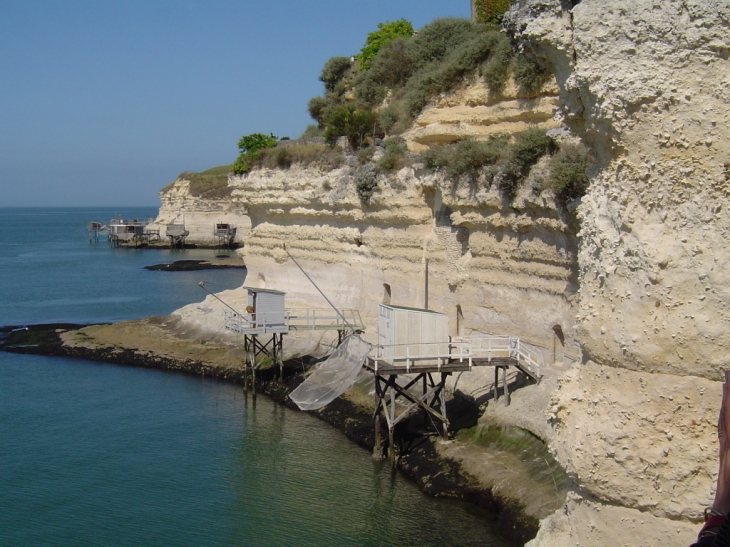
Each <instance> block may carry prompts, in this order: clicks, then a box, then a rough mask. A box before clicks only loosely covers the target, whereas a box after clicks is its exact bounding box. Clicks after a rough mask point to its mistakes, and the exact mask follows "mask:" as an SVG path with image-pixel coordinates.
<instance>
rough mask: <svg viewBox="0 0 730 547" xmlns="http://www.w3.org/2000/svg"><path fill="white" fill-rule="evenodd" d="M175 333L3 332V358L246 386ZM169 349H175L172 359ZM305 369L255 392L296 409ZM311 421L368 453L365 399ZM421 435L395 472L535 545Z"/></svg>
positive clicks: (266, 373)
mask: <svg viewBox="0 0 730 547" xmlns="http://www.w3.org/2000/svg"><path fill="white" fill-rule="evenodd" d="M171 326H172V328H170V327H171ZM142 331H144V332H146V333H147V335H148V336H149V337H150V338H160V335H161V332H162V331H165V332H166V335H167V337H168V339H167V340H164V337H162V338H163V340H162V341H161V343H160V345H159V347H158V348H157V350H156V351H154V350H151V349H150V348H149V347H145V346H146V344H145V342H146V340H145V339H144V338H142V339H140V343H139V344H138V345H137V346H133V345H130V344H129V343H128V341H129V338H134V337H136V336H137V337H138V336H139V334H140V333H141V332H142ZM173 331H174V325H171V319H170V318H169V317H161V318H147V319H143V320H139V321H129V322H124V323H117V324H113V325H90V326H82V325H72V324H52V325H34V326H28V327H5V328H3V329H0V350H3V351H7V352H14V353H27V354H40V355H48V356H57V357H73V358H79V359H86V360H91V361H101V362H105V363H112V364H118V365H124V366H135V367H142V368H156V369H161V370H168V371H172V372H180V373H185V374H194V375H199V376H204V377H205V376H207V377H213V378H216V379H218V380H221V381H226V382H232V383H236V384H243V379H244V376H243V369H242V368H241V367H240V366H238V363H239V362H240V360H239V359H237V357H238V356H237V355H236V353H235V351H234V352H232V351H231V349H230V348H227V347H225V346H222V345H219V344H216V343H210V342H206V341H200V340H193V339H191V338H187V337H180V336H179V335H178V333H174V334H173ZM112 339H114V340H115V341H116V343H114V342H112V341H111V340H112ZM166 342H167V343H166ZM170 344H174V346H175V350H174V351H173V352H171V351H170V349H171V345H170ZM302 363H303V361H302V360H301V359H298V360H296V362H295V361H288V362H286V363H285V364H284V377H283V379H282V380H280V379H279V378H278V370H274V369H268V370H263V371H261V374H259V375H258V376H257V382H256V392H257V393H261V394H264V395H266V396H268V397H269V398H271V399H272V400H274V401H275V402H278V403H280V404H283V405H284V406H286V407H288V408H292V409H296V406H295V405H294V404H293V403H292V402H291V400H290V399H289V397H288V395H289V393H290V392H291V391H292V390H293V389H295V388H296V387H297V386H298V385H299V384H300V383H301V382H302V381H303V380H304V377H305V375H306V373H305V372H304V371H303V367H302ZM449 404H450V405H451V408H450V409H449V410H451V413H452V414H453V415H454V417H455V419H457V420H458V419H461V420H466V422H469V421H471V420H472V419H473V422H476V416H471V414H473V413H474V411H475V409H474V408H470V407H468V405H464V404H463V403H460V402H459V401H458V400H453V401H451V402H450V403H449ZM314 414H315V415H316V416H317V417H318V418H320V419H321V420H323V421H324V422H326V423H328V424H330V425H331V426H333V427H335V428H337V429H339V430H340V431H342V432H343V433H345V435H346V436H347V437H348V438H349V439H350V440H352V441H354V442H356V443H357V444H358V445H360V446H361V447H363V448H365V449H367V450H370V451H371V450H372V448H373V442H374V436H373V427H372V409H371V408H369V407H368V405H367V403H366V402H365V401H364V400H363V398H362V397H347V396H343V397H340V398H338V399H336V400H335V401H333V402H332V403H331V404H329V405H327V406H326V407H324V408H323V409H321V410H318V411H315V412H314ZM423 429H424V423H423V422H422V417H420V416H419V415H414V416H412V417H411V418H409V419H408V420H405V421H404V422H403V423H402V424H401V425H400V428H399V431H398V432H397V438H398V439H399V448H400V455H399V458H398V461H397V468H398V469H399V470H400V471H401V472H403V473H404V474H405V475H406V476H408V477H409V478H411V479H412V480H414V481H415V482H416V483H417V485H418V487H419V488H420V489H421V491H423V492H424V493H425V494H427V495H430V496H436V497H450V498H457V499H462V500H465V501H468V502H470V503H474V504H476V505H478V506H480V507H483V508H485V509H487V510H489V511H491V512H494V513H497V514H498V520H497V525H496V530H495V531H496V533H497V534H499V535H500V536H502V537H504V538H506V539H508V540H509V541H512V542H514V543H516V544H520V545H524V543H526V542H527V541H529V540H530V539H532V538H533V537H535V535H536V534H537V531H538V527H539V519H538V518H537V517H536V516H534V515H529V514H527V512H526V511H525V507H524V505H523V504H522V503H521V502H520V501H519V500H514V499H507V498H504V497H502V496H500V495H498V494H495V493H494V492H493V490H492V488H490V487H489V486H488V485H485V484H482V483H481V481H479V480H478V479H477V478H476V477H474V476H472V475H470V474H469V473H468V472H466V471H465V470H464V469H463V465H462V464H461V463H460V462H458V461H456V460H454V459H452V458H449V457H447V456H445V455H443V454H442V451H440V450H439V443H444V442H449V441H442V440H441V438H440V437H438V436H436V435H429V434H426V435H424V434H423Z"/></svg>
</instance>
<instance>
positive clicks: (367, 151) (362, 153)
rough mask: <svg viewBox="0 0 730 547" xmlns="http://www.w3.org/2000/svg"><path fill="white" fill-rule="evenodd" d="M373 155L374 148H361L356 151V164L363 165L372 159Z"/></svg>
mask: <svg viewBox="0 0 730 547" xmlns="http://www.w3.org/2000/svg"><path fill="white" fill-rule="evenodd" d="M373 154H375V147H374V146H366V147H365V148H361V149H360V150H358V151H357V162H358V163H359V164H360V165H365V164H366V163H368V162H369V161H370V160H371V159H373Z"/></svg>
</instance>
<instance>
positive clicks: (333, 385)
mask: <svg viewBox="0 0 730 547" xmlns="http://www.w3.org/2000/svg"><path fill="white" fill-rule="evenodd" d="M371 347H372V346H371V345H370V344H368V343H367V342H363V341H362V340H361V339H360V338H359V337H358V336H356V335H350V336H348V337H347V338H345V340H344V342H342V344H340V346H339V347H338V348H337V349H336V350H335V351H334V352H333V353H332V355H330V356H329V357H328V358H327V360H326V361H325V362H324V363H322V364H321V365H319V367H318V368H317V370H315V371H314V372H313V373H312V374H311V375H310V376H309V378H307V379H306V380H305V381H304V382H303V383H302V384H301V385H300V386H299V387H298V388H296V389H295V390H294V391H292V392H291V394H290V395H289V398H290V399H291V400H292V401H294V402H295V403H296V405H297V406H298V407H299V408H300V409H301V410H317V409H318V408H322V407H323V406H325V405H328V404H329V403H331V402H332V401H334V400H335V399H336V398H337V397H339V396H340V395H342V394H343V393H344V392H345V390H346V389H347V388H348V387H350V386H351V385H352V384H353V383H354V382H355V379H356V378H357V373H358V372H359V371H360V369H361V368H362V365H363V363H364V362H365V359H366V358H367V354H368V352H369V351H370V349H371Z"/></svg>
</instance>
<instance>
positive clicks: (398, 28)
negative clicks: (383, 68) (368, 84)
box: [358, 19, 413, 70]
mask: <svg viewBox="0 0 730 547" xmlns="http://www.w3.org/2000/svg"><path fill="white" fill-rule="evenodd" d="M412 34H413V25H411V23H410V22H409V21H406V20H405V19H399V20H398V21H386V22H385V23H378V30H376V31H373V32H371V33H370V34H368V37H367V38H366V39H365V45H364V46H363V47H362V49H361V50H360V55H358V61H359V62H360V70H367V69H368V68H370V63H371V62H372V60H373V59H374V58H375V56H376V55H377V54H378V51H380V49H381V48H382V47H383V46H385V45H386V44H387V43H388V42H392V41H393V40H395V39H397V38H406V37H408V36H411V35H412Z"/></svg>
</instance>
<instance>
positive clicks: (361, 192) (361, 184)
mask: <svg viewBox="0 0 730 547" xmlns="http://www.w3.org/2000/svg"><path fill="white" fill-rule="evenodd" d="M377 179H378V174H377V172H376V171H375V167H373V166H372V164H370V163H368V164H365V165H363V166H362V167H360V169H358V170H357V172H356V173H355V188H356V189H357V195H358V197H359V198H360V202H361V203H362V204H363V205H369V204H370V198H372V197H373V194H374V193H375V190H376V189H377V188H378V180H377Z"/></svg>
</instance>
